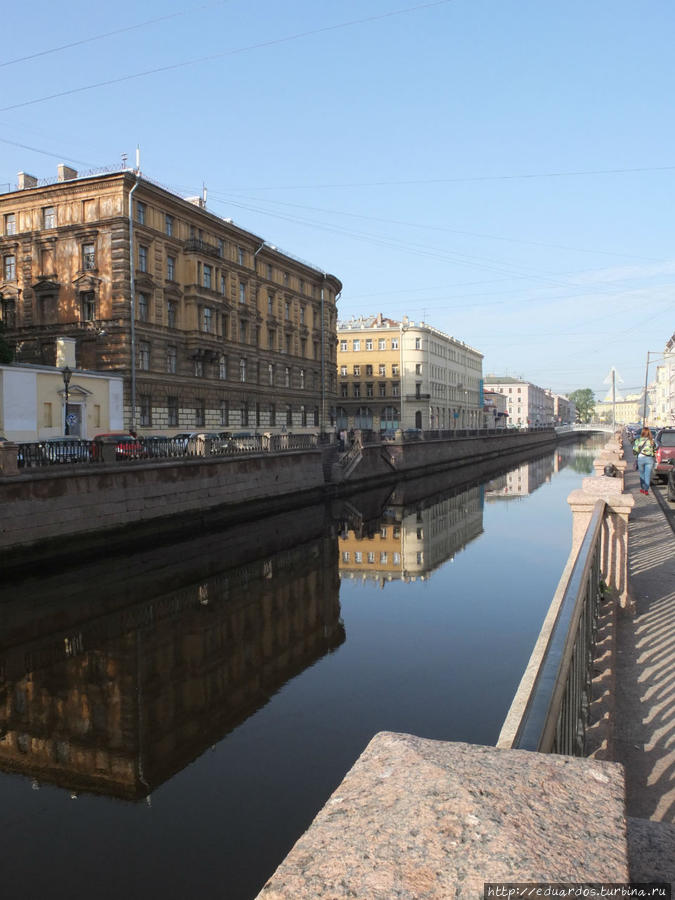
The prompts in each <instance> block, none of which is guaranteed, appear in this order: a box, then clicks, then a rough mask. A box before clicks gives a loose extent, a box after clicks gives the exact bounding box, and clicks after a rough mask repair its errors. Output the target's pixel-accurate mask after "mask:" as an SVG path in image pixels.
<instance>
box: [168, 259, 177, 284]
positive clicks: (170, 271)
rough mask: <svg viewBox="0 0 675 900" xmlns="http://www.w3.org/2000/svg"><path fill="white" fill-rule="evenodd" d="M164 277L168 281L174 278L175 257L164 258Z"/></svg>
mask: <svg viewBox="0 0 675 900" xmlns="http://www.w3.org/2000/svg"><path fill="white" fill-rule="evenodd" d="M166 277H167V278H168V279H169V281H175V280H176V257H175V256H167V258H166Z"/></svg>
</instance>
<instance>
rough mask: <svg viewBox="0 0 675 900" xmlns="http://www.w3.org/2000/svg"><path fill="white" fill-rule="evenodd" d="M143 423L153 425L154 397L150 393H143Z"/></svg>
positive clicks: (141, 397)
mask: <svg viewBox="0 0 675 900" xmlns="http://www.w3.org/2000/svg"><path fill="white" fill-rule="evenodd" d="M140 401H141V404H140V405H141V425H142V426H144V427H147V426H149V425H152V399H151V397H150V395H149V394H141V396H140Z"/></svg>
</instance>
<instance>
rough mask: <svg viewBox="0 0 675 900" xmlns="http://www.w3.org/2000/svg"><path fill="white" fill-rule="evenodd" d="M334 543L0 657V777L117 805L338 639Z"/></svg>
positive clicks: (213, 738) (272, 559)
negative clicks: (10, 775)
mask: <svg viewBox="0 0 675 900" xmlns="http://www.w3.org/2000/svg"><path fill="white" fill-rule="evenodd" d="M335 552H336V542H335V538H334V537H323V538H317V539H315V540H312V541H310V542H305V543H304V544H301V545H299V546H298V547H297V548H295V549H292V550H285V551H283V552H280V553H277V554H275V555H271V556H269V557H266V558H264V559H258V560H252V561H250V562H248V563H246V564H245V565H243V566H240V567H237V568H231V569H228V570H226V571H223V572H221V573H219V574H215V575H212V576H210V577H208V578H206V579H205V580H203V581H202V582H200V583H196V584H194V583H193V584H191V585H187V586H183V587H180V588H178V589H176V590H174V591H169V592H165V593H163V594H162V595H161V596H159V597H155V598H154V599H151V600H147V601H145V602H141V603H136V604H134V605H132V606H125V607H124V609H122V610H119V611H117V612H112V613H110V614H108V615H106V616H102V617H99V618H98V619H94V620H92V621H89V622H87V623H86V624H81V625H80V626H79V627H77V628H71V629H70V630H68V631H65V632H63V631H53V632H52V633H50V634H47V635H43V636H40V637H34V638H33V639H32V640H31V641H28V642H25V643H24V644H23V645H18V646H17V645H15V646H14V647H12V648H11V649H10V648H7V649H4V650H3V649H1V648H0V769H2V770H4V771H6V772H17V773H20V774H23V775H27V776H29V777H32V778H33V779H36V780H37V781H38V782H43V781H44V782H50V783H54V784H57V785H60V786H63V787H66V788H68V789H69V790H70V791H75V792H77V791H82V790H84V791H93V792H97V793H104V794H108V795H111V796H116V797H120V798H124V799H129V800H138V799H142V798H144V797H145V796H147V795H148V794H149V793H150V792H151V791H152V790H154V789H155V788H156V787H157V786H159V785H160V784H162V783H163V782H164V781H166V780H167V779H168V778H170V777H171V776H172V775H173V774H175V773H176V772H178V771H180V770H181V769H182V768H183V767H184V766H186V765H187V764H188V763H190V762H191V761H192V760H193V759H195V758H196V757H197V756H199V755H200V754H201V753H202V752H203V751H204V750H205V749H206V748H208V747H209V746H211V745H213V744H214V743H215V742H217V741H219V740H220V739H221V738H222V737H223V736H224V735H225V734H226V733H227V732H229V731H230V730H231V729H233V728H234V727H235V726H237V725H238V724H239V723H241V722H242V721H244V719H246V718H247V717H248V716H250V715H251V714H253V713H254V712H255V711H256V710H258V709H259V708H260V707H261V706H263V705H264V704H265V703H266V702H267V700H268V698H269V697H270V696H271V695H272V694H273V693H275V692H276V691H277V690H278V689H279V688H280V687H281V686H282V685H283V684H284V683H285V682H286V681H288V679H290V678H292V677H293V676H295V675H297V674H299V673H300V672H302V671H303V670H304V669H305V668H306V667H307V666H309V665H311V664H312V663H314V662H316V661H317V660H318V659H320V658H321V657H322V656H323V655H324V654H326V653H328V652H330V651H332V650H333V649H335V648H336V647H337V646H339V645H340V644H341V643H342V641H343V640H344V628H343V625H342V623H341V620H340V606H339V595H338V590H339V582H338V578H337V565H336V556H335Z"/></svg>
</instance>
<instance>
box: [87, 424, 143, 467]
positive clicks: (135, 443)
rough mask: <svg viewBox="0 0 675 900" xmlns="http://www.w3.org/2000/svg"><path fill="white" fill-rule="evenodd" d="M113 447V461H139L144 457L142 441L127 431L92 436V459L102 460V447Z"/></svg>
mask: <svg viewBox="0 0 675 900" xmlns="http://www.w3.org/2000/svg"><path fill="white" fill-rule="evenodd" d="M106 445H107V446H111V445H112V446H114V448H115V459H140V458H141V457H143V456H145V450H144V447H143V443H142V441H139V439H138V438H137V437H136V436H135V435H133V434H129V432H128V431H108V432H104V433H103V434H97V435H94V444H93V453H92V458H93V459H99V460H100V459H103V457H104V453H103V447H104V446H106Z"/></svg>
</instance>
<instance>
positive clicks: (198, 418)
mask: <svg viewBox="0 0 675 900" xmlns="http://www.w3.org/2000/svg"><path fill="white" fill-rule="evenodd" d="M205 424H206V404H205V403H204V401H203V400H197V405H196V406H195V425H201V426H202V427H203V426H204V425H205Z"/></svg>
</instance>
